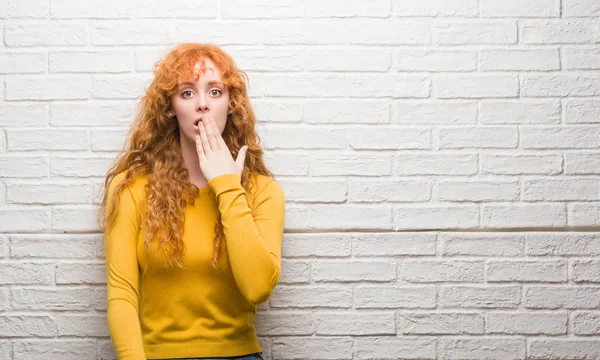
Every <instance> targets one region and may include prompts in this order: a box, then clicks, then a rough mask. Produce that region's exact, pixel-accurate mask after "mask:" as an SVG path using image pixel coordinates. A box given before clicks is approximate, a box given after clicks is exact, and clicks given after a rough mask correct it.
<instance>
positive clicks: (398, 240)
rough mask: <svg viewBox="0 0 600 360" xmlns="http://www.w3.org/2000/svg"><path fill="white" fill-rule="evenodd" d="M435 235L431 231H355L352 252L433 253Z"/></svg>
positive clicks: (354, 253) (392, 254)
mask: <svg viewBox="0 0 600 360" xmlns="http://www.w3.org/2000/svg"><path fill="white" fill-rule="evenodd" d="M435 249H436V235H435V234H431V233H415V232H411V233H402V232H390V233H356V234H354V235H353V236H352V254H353V255H354V257H362V256H396V255H435Z"/></svg>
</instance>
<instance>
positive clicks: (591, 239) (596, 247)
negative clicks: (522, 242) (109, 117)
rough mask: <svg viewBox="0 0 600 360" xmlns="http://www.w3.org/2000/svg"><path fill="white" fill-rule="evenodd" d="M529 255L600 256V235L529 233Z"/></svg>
mask: <svg viewBox="0 0 600 360" xmlns="http://www.w3.org/2000/svg"><path fill="white" fill-rule="evenodd" d="M526 236H527V255H529V256H600V235H599V234H596V233H579V232H567V233H551V232H540V233H537V232H535V233H533V232H532V233H527V234H526Z"/></svg>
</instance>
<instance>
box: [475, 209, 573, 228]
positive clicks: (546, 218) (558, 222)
mask: <svg viewBox="0 0 600 360" xmlns="http://www.w3.org/2000/svg"><path fill="white" fill-rule="evenodd" d="M566 222H567V214H566V210H565V206H564V205H561V204H551V203H545V204H515V205H487V204H483V205H481V226H482V227H485V228H506V227H532V226H536V227H559V226H565V225H566Z"/></svg>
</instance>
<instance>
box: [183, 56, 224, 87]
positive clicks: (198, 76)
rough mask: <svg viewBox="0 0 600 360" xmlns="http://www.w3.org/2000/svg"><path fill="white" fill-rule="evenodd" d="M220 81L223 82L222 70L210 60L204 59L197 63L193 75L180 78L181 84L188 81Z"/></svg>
mask: <svg viewBox="0 0 600 360" xmlns="http://www.w3.org/2000/svg"><path fill="white" fill-rule="evenodd" d="M214 80H219V81H222V80H223V78H222V74H221V69H219V67H218V66H217V65H216V64H215V63H214V62H213V61H212V60H210V59H208V58H206V59H202V60H199V61H197V62H196V64H195V65H194V68H193V72H192V73H191V74H187V78H186V75H183V76H182V77H180V78H179V83H182V82H187V81H199V82H208V81H214Z"/></svg>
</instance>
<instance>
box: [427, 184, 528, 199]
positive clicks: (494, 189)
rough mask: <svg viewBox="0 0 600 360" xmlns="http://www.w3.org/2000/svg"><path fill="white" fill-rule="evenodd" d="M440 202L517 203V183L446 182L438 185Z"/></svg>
mask: <svg viewBox="0 0 600 360" xmlns="http://www.w3.org/2000/svg"><path fill="white" fill-rule="evenodd" d="M437 194H438V199H439V200H441V201H458V202H464V201H518V199H519V183H518V182H517V181H446V182H443V183H440V184H438V189H437Z"/></svg>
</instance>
